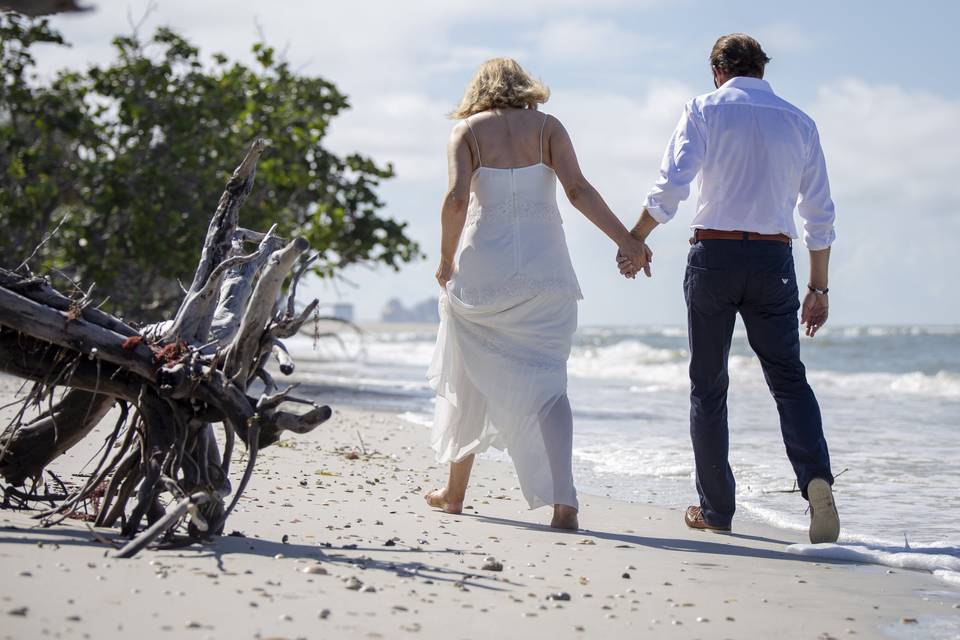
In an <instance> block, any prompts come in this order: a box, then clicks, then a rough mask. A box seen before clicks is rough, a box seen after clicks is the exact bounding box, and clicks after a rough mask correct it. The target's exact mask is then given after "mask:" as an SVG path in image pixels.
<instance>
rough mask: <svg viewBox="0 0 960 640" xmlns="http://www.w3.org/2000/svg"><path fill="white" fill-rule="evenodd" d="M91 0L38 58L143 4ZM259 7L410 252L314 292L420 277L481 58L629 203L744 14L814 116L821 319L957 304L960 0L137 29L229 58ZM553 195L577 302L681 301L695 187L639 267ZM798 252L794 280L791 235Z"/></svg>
mask: <svg viewBox="0 0 960 640" xmlns="http://www.w3.org/2000/svg"><path fill="white" fill-rule="evenodd" d="M88 2H90V3H92V4H94V5H95V6H96V7H97V12H96V13H94V14H84V15H80V16H61V17H57V18H55V19H54V24H55V25H56V26H57V27H58V28H60V29H61V30H62V31H63V32H64V33H65V34H66V36H67V39H68V41H70V42H72V43H73V45H74V46H73V48H72V49H71V50H68V51H58V50H55V49H46V50H44V51H42V52H41V54H40V56H39V58H40V62H41V65H42V69H43V70H44V72H45V73H49V72H51V71H52V70H54V69H56V68H60V67H63V66H83V65H86V64H88V63H90V62H94V61H104V60H106V59H108V58H109V57H110V46H109V41H110V39H111V37H112V36H113V35H115V34H117V33H121V32H125V31H129V20H128V13H129V14H132V15H133V16H134V17H135V18H137V17H139V16H140V15H142V14H143V12H144V9H145V7H146V3H145V2H120V1H117V0H88ZM257 23H259V25H260V28H262V30H263V32H264V33H265V34H266V36H267V39H268V41H270V42H271V43H272V44H275V45H276V46H278V48H281V49H283V48H285V50H286V56H287V57H288V59H289V60H290V61H291V63H292V64H293V65H294V66H295V67H297V68H299V69H300V70H301V72H303V73H309V74H317V75H321V76H324V77H326V78H327V79H329V80H332V81H334V82H335V83H337V84H338V85H339V86H340V88H341V89H342V90H344V91H345V92H346V93H347V94H348V95H350V96H351V100H352V102H353V104H354V109H353V110H352V111H351V112H349V113H348V114H347V115H345V116H344V117H342V118H341V119H339V121H337V122H336V123H335V125H334V127H333V128H332V132H331V136H330V139H329V144H330V146H331V147H332V148H334V149H335V150H337V151H343V152H346V151H354V150H356V151H361V152H363V153H367V154H369V155H372V156H374V157H375V158H377V159H379V160H383V161H387V160H390V161H393V162H394V165H395V167H396V170H397V174H398V175H397V177H396V178H395V179H393V180H391V181H390V182H389V183H387V184H385V185H384V187H383V190H382V195H383V198H384V200H385V201H386V202H387V205H388V206H387V209H386V212H387V213H388V214H390V215H393V216H395V217H398V218H401V219H404V220H407V221H409V222H410V230H411V233H412V234H413V235H414V236H415V237H416V238H417V239H418V240H419V241H420V242H421V243H422V245H423V248H424V250H425V252H426V253H427V254H428V256H429V257H428V259H427V260H426V261H423V262H420V263H418V264H415V265H410V266H408V267H406V268H405V269H403V271H402V272H401V273H399V274H393V273H391V272H389V271H386V270H375V271H370V270H369V269H366V268H354V269H350V270H349V271H348V272H347V273H346V274H345V275H346V276H347V278H349V280H351V281H352V282H355V283H357V284H358V285H359V286H358V288H356V289H353V288H351V287H350V286H347V285H345V284H341V285H338V286H336V287H333V286H330V285H329V284H325V283H314V284H313V285H311V287H309V292H310V293H311V294H314V295H317V296H319V297H321V298H322V299H324V300H326V301H331V302H332V301H337V300H344V301H350V302H354V303H355V304H356V306H357V311H358V314H359V316H360V317H362V318H376V317H378V316H379V311H380V308H381V307H382V305H383V304H384V302H385V301H386V300H387V299H388V298H389V297H392V296H395V295H396V296H399V297H401V298H403V299H404V300H405V301H407V302H410V303H412V302H417V301H419V300H421V299H423V298H425V297H428V296H431V295H435V294H436V285H435V283H434V282H433V279H432V274H433V271H434V268H435V258H436V253H437V252H436V247H437V245H438V242H439V203H440V200H441V198H442V196H443V192H444V188H445V186H446V184H445V180H446V174H445V158H444V153H445V145H446V138H447V135H448V132H449V128H450V126H451V124H452V123H451V122H450V121H448V120H446V119H445V115H444V114H445V113H447V112H448V111H449V110H450V109H451V108H452V107H453V105H454V104H455V103H456V102H457V100H458V99H459V97H460V95H461V93H462V91H463V87H464V85H465V84H466V82H467V81H468V80H469V78H470V76H471V75H472V73H473V71H474V70H475V68H476V66H477V65H478V64H479V63H480V62H481V61H483V60H484V59H486V58H489V57H492V56H495V55H510V56H514V57H516V58H517V59H518V60H519V61H520V62H521V63H522V64H523V65H524V66H526V67H527V68H528V69H529V70H530V71H531V72H532V73H534V74H535V75H537V76H539V77H541V78H542V79H543V80H544V81H545V82H546V83H547V84H548V85H549V86H550V88H551V89H552V91H553V96H552V98H551V100H550V102H549V103H547V105H546V106H545V110H546V111H548V112H550V113H552V114H554V115H556V116H557V117H559V118H560V119H561V120H563V121H564V123H565V124H566V126H567V128H568V130H570V132H571V135H572V137H573V140H574V143H575V145H576V146H577V150H578V153H579V155H580V160H581V164H582V166H583V168H584V172H585V173H586V175H587V176H588V177H589V178H590V179H591V180H592V181H593V182H594V184H595V185H596V186H597V187H598V188H599V189H600V191H601V192H602V193H603V194H604V197H605V198H606V199H607V201H608V202H609V203H610V204H611V206H612V208H613V209H614V211H615V212H616V213H617V214H618V215H619V216H620V217H621V218H622V219H623V220H624V221H625V222H626V223H627V224H630V223H631V222H632V221H633V220H634V219H635V218H636V216H637V214H638V213H639V208H640V204H641V202H642V199H643V196H644V194H645V193H646V191H647V189H648V188H649V186H650V185H651V184H652V182H653V181H654V179H655V178H656V172H657V167H658V165H659V160H660V156H661V154H662V151H663V147H664V145H665V144H666V142H667V140H668V138H669V136H670V133H671V132H672V129H673V127H674V125H675V124H676V120H677V117H678V116H679V113H680V109H681V107H682V105H683V103H684V102H685V101H686V100H688V99H689V98H691V97H692V96H694V95H696V94H698V93H703V92H706V91H708V90H710V89H711V88H712V84H711V77H710V74H709V70H708V67H707V63H706V57H707V54H708V52H709V49H710V47H711V45H712V44H713V41H714V40H715V39H716V37H717V36H719V35H722V34H724V33H729V32H733V31H745V32H747V33H750V34H752V35H754V36H755V37H757V38H758V39H759V40H760V41H761V43H762V44H763V46H764V48H765V49H766V50H767V53H768V54H769V55H770V56H771V57H772V58H773V62H772V63H771V64H770V65H769V67H768V69H767V79H768V80H769V81H770V82H771V84H772V85H773V87H774V89H775V90H776V91H777V92H778V93H779V94H780V95H781V96H783V97H784V98H786V99H787V100H790V101H791V102H793V103H795V104H796V105H798V106H799V107H801V108H803V109H804V110H806V111H807V112H808V113H810V114H811V115H812V116H813V117H814V119H815V120H816V121H817V122H818V125H819V126H820V130H821V139H822V142H823V146H824V150H825V153H826V155H827V166H828V169H829V171H830V175H831V183H832V186H833V191H834V198H835V201H836V205H837V213H838V219H839V221H838V236H839V238H838V241H837V244H836V245H835V248H834V253H833V259H832V269H831V289H832V292H833V293H832V295H831V298H832V300H831V304H832V322H835V323H838V324H892V323H954V324H955V323H960V296H958V295H957V294H956V291H955V289H956V287H955V280H956V279H957V277H958V275H960V268H958V267H957V262H958V260H957V258H956V250H955V248H954V247H955V245H956V244H957V242H958V238H960V87H958V85H957V81H956V77H957V63H958V59H960V55H958V54H957V46H956V44H955V43H956V33H955V27H956V25H957V24H960V3H957V2H952V1H948V0H944V1H940V2H914V3H901V2H896V3H894V2H865V1H859V2H852V1H847V2H844V1H841V0H834V1H833V2H822V1H807V2H803V3H781V2H761V1H747V0H741V1H735V2H722V3H719V2H700V1H695V0H687V1H683V0H679V1H678V0H639V1H638V0H634V1H624V0H595V1H594V2H589V3H588V2H583V1H581V0H577V1H573V0H549V1H548V0H526V1H524V0H512V1H507V0H488V1H487V2H482V3H467V2H456V1H453V0H448V1H441V0H425V1H422V2H417V3H413V2H409V3H404V2H390V1H387V0H374V1H371V2H353V3H347V2H336V3H331V2H309V1H292V0H290V1H286V0H273V1H272V2H250V1H247V2H242V3H239V2H226V1H225V0H205V1H204V2H195V1H194V2H187V1H183V0H159V2H157V3H156V10H155V11H153V12H152V14H151V15H150V16H149V17H148V18H147V20H146V22H145V26H144V29H145V30H147V31H150V30H152V29H153V28H154V27H155V26H158V25H160V24H167V25H171V26H173V27H175V28H177V29H179V30H180V31H181V32H183V33H184V34H185V35H187V36H188V37H189V38H190V39H191V40H192V41H193V42H194V43H196V44H197V45H199V46H200V48H201V50H202V51H203V52H205V53H207V54H209V53H213V52H215V51H222V52H225V53H227V54H228V55H230V56H233V57H237V58H241V59H248V58H249V54H248V51H249V46H250V44H251V43H252V42H253V41H254V40H255V39H256V38H257V27H256V24H257ZM950 78H954V80H953V81H950V80H949V79H950ZM274 143H275V144H282V141H274ZM561 200H562V198H561ZM214 206H215V203H209V205H206V209H207V210H211V211H212V209H213V207H214ZM561 209H562V211H563V213H564V217H565V219H566V231H567V237H568V242H569V244H570V248H571V254H572V257H573V261H574V265H575V267H576V268H577V271H578V274H579V276H580V280H581V284H582V285H583V289H584V294H585V296H586V299H585V300H584V302H583V303H582V306H581V313H580V316H581V323H582V324H625V323H654V324H680V323H683V321H684V318H685V313H684V308H683V299H682V293H681V287H680V285H681V280H682V274H683V265H684V255H685V252H686V247H687V245H686V237H687V236H688V230H687V229H686V224H687V223H688V222H689V220H690V218H691V217H692V213H693V202H692V201H689V202H687V203H685V204H684V205H683V206H682V207H681V211H680V214H679V215H678V218H677V219H676V220H675V221H673V222H671V223H670V224H669V225H667V226H665V227H663V228H662V229H660V230H658V231H657V232H656V234H655V235H654V236H653V238H652V242H651V245H652V247H653V250H654V252H655V258H654V278H653V279H652V280H643V281H641V280H637V281H624V280H621V279H619V278H618V276H617V273H616V270H615V268H614V263H613V253H614V248H613V246H612V245H611V244H610V242H609V241H608V240H607V239H606V238H605V237H603V236H602V235H601V234H600V233H599V232H598V231H596V230H595V229H593V228H592V227H591V226H590V225H589V224H588V223H587V222H586V221H585V220H583V218H582V217H581V216H580V214H579V213H577V212H576V211H575V210H574V209H572V208H571V207H569V206H568V205H566V204H565V203H563V202H562V203H561ZM796 254H797V267H798V271H799V273H800V275H799V278H800V279H801V281H803V279H804V278H806V257H805V255H804V254H805V252H804V251H803V250H802V249H799V248H798V250H797V251H796Z"/></svg>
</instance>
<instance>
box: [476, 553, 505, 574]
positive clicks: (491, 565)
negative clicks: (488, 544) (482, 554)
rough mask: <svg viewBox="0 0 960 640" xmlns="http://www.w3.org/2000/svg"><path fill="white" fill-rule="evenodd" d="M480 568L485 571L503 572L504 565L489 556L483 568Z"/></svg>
mask: <svg viewBox="0 0 960 640" xmlns="http://www.w3.org/2000/svg"><path fill="white" fill-rule="evenodd" d="M480 568H481V569H483V570H484V571H503V563H502V562H499V561H498V560H497V559H496V558H494V557H493V556H488V557H487V558H486V559H485V560H484V561H483V566H482V567H480Z"/></svg>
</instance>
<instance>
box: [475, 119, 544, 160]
mask: <svg viewBox="0 0 960 640" xmlns="http://www.w3.org/2000/svg"><path fill="white" fill-rule="evenodd" d="M464 122H466V123H467V129H469V130H470V135H471V136H473V144H474V145H476V147H477V165H479V166H481V167H482V166H483V160H482V159H481V158H480V140H479V139H477V134H476V133H474V132H473V127H471V126H470V117H469V116H468V117H467V118H466V119H464ZM542 135H543V134H541V136H542ZM540 155H543V149H541V150H540Z"/></svg>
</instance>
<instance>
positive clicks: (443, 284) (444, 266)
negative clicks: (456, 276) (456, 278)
mask: <svg viewBox="0 0 960 640" xmlns="http://www.w3.org/2000/svg"><path fill="white" fill-rule="evenodd" d="M435 277H436V279H437V282H438V283H440V288H441V289H446V288H447V282H449V280H450V278H452V277H453V262H451V261H450V260H442V259H441V260H440V266H439V267H437V274H436V276H435Z"/></svg>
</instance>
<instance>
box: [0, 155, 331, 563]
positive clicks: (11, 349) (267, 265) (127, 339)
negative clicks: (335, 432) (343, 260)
mask: <svg viewBox="0 0 960 640" xmlns="http://www.w3.org/2000/svg"><path fill="white" fill-rule="evenodd" d="M263 151H264V143H263V142H262V141H260V140H258V141H256V142H255V143H254V144H253V146H252V147H251V149H250V151H249V152H248V153H247V155H246V157H245V158H244V160H243V162H242V163H241V164H240V166H239V167H237V169H236V171H235V172H234V174H233V176H232V177H231V178H230V180H229V182H228V183H227V186H226V189H225V190H224V193H223V196H222V197H221V198H220V203H219V205H218V207H217V210H216V212H215V213H214V215H213V217H212V219H211V221H210V226H209V228H208V230H207V235H206V239H205V241H204V244H203V249H202V252H201V255H200V260H199V264H198V265H197V269H196V271H195V273H194V278H193V282H192V284H191V286H190V289H189V290H188V291H187V292H186V293H185V295H184V299H183V302H182V303H181V305H180V307H179V309H178V311H177V313H176V314H175V315H174V317H173V318H171V319H170V320H168V321H166V322H161V323H157V324H154V325H150V326H146V327H143V328H140V329H136V328H134V327H132V326H130V325H128V324H127V323H125V322H123V321H121V320H119V319H117V318H115V317H113V316H111V315H110V314H107V313H104V312H103V311H100V310H98V309H96V308H94V307H93V306H92V305H91V301H90V299H89V295H82V296H80V297H79V298H70V297H67V296H64V295H62V294H60V293H59V292H57V291H56V290H54V289H53V287H51V285H50V284H49V282H48V281H47V280H46V279H44V278H38V277H35V276H33V275H29V274H27V275H24V274H21V273H19V272H11V271H6V270H2V269H0V371H3V372H5V373H8V374H12V375H14V376H18V377H20V378H23V379H24V380H27V381H31V382H33V385H32V386H31V387H30V388H29V391H28V392H27V393H26V395H25V397H24V398H23V399H22V400H21V407H20V410H19V411H18V412H17V414H16V416H15V418H14V419H13V421H12V422H11V423H10V424H9V425H8V426H7V428H6V430H5V431H4V432H3V433H2V434H0V476H2V477H3V479H4V480H5V481H6V483H7V484H8V485H9V486H8V487H7V493H6V496H5V497H6V499H7V500H19V501H20V502H21V503H23V502H25V501H29V500H31V499H33V500H35V501H38V502H41V501H52V502H54V506H53V507H52V508H49V509H48V510H46V511H44V512H42V513H41V514H40V516H39V517H40V518H41V519H42V522H43V523H44V524H47V525H49V524H53V523H56V522H60V521H62V520H63V519H64V518H66V517H70V516H71V515H76V514H77V513H78V512H79V511H80V510H81V509H86V507H87V506H89V505H95V509H94V513H92V514H91V513H88V514H87V515H88V516H89V517H90V519H92V520H93V521H94V523H95V524H96V525H97V526H107V527H110V526H116V525H117V524H119V526H120V528H121V531H122V533H123V534H125V535H127V536H129V537H130V538H131V541H130V543H129V544H127V545H126V546H124V547H123V548H122V549H121V550H120V551H119V552H118V553H117V555H118V557H130V556H132V555H134V554H135V553H137V552H139V551H140V550H142V549H144V548H146V547H147V546H149V545H150V544H151V543H153V542H154V541H155V540H157V539H158V538H162V537H169V536H172V535H173V534H174V532H175V531H176V530H178V528H179V527H181V526H183V525H186V528H187V531H188V533H189V534H190V535H191V536H193V537H203V536H207V535H211V534H219V533H221V532H222V531H223V527H224V522H225V520H226V518H227V516H228V515H229V514H230V512H231V511H232V509H233V508H234V507H235V506H236V504H237V502H238V500H239V499H240V497H241V495H242V493H243V490H244V489H245V488H246V486H247V484H248V483H249V481H250V478H251V477H252V474H253V467H254V464H255V462H256V460H257V452H258V451H259V450H260V449H261V448H263V447H266V446H269V445H271V444H273V443H275V442H276V441H277V440H278V439H279V438H280V434H281V433H282V432H284V431H290V432H292V433H296V434H304V433H309V432H310V431H311V430H313V429H314V428H316V427H317V426H318V425H320V424H322V423H323V422H325V421H326V420H327V419H329V417H330V415H331V411H330V408H329V407H326V406H319V405H316V404H314V403H313V402H310V401H308V400H305V399H302V398H297V397H295V396H293V395H292V391H293V389H294V388H295V387H294V386H291V387H288V388H286V389H283V390H280V389H279V388H278V385H277V383H276V382H275V381H274V379H273V378H272V377H271V376H270V374H269V373H267V371H266V365H267V362H268V361H269V359H270V358H271V357H273V358H275V359H276V360H277V361H278V363H279V365H280V371H281V373H283V374H284V375H289V374H290V373H292V371H293V369H294V363H293V360H292V358H291V357H290V354H289V353H288V351H287V349H286V347H284V345H283V342H282V340H283V339H284V338H287V337H289V336H291V335H293V334H294V333H296V332H297V331H298V330H299V329H300V327H301V326H302V325H303V324H304V323H305V322H306V321H307V320H308V319H309V318H310V315H311V314H312V313H313V312H314V310H315V309H316V306H317V301H316V300H314V301H312V302H311V303H310V304H309V305H307V307H306V308H305V309H304V310H303V311H301V312H299V313H296V312H295V309H294V296H295V295H296V284H297V281H298V280H299V278H300V276H302V275H303V273H304V272H305V271H306V266H307V265H308V264H309V262H310V259H309V258H307V257H306V256H305V255H304V254H305V253H306V252H307V250H308V249H309V246H308V244H307V242H306V241H305V240H303V239H301V238H295V239H293V240H291V241H289V242H286V241H284V240H282V239H281V238H278V237H277V236H276V234H275V229H270V230H269V231H268V232H266V233H259V232H255V231H250V230H247V229H241V228H239V227H238V225H237V221H238V213H239V210H240V206H241V205H242V204H243V201H244V199H245V198H246V197H247V195H248V194H249V193H250V191H251V189H252V188H253V182H254V175H255V173H256V165H257V161H258V159H259V157H260V155H261V154H262V153H263ZM298 264H299V268H298ZM291 274H292V275H291ZM288 281H289V286H288V287H287V293H286V294H284V284H285V283H287V282H288ZM258 380H262V381H264V385H263V387H264V389H263V391H262V392H260V393H259V394H256V395H252V387H253V386H254V385H255V384H258V382H257V381H258ZM58 391H60V393H59V395H58ZM296 405H309V406H310V408H309V410H307V411H306V412H302V411H292V410H288V409H286V407H288V406H296ZM116 406H119V408H120V418H119V419H118V420H117V422H116V424H115V425H114V426H113V428H112V430H110V431H109V434H108V435H107V438H106V441H105V443H104V445H103V447H102V449H101V452H100V453H99V454H98V457H97V459H95V463H96V466H95V468H94V469H93V472H92V473H91V474H90V475H89V477H88V479H87V480H86V482H85V483H84V484H83V486H82V487H80V488H78V489H75V490H73V491H69V492H67V491H64V492H61V493H60V494H51V493H49V492H45V493H43V494H42V495H38V496H34V497H32V498H31V493H30V492H27V491H23V490H20V489H15V488H14V487H16V486H20V485H23V484H25V483H27V482H30V481H31V480H32V481H33V483H34V487H36V485H37V484H38V481H39V479H40V478H41V476H42V473H43V471H44V469H45V467H46V466H47V465H48V464H49V463H50V462H51V461H52V460H53V459H55V458H56V457H57V456H59V455H61V454H62V453H63V452H65V451H67V450H68V449H69V448H70V447H72V446H73V445H75V444H76V443H77V442H79V441H80V440H82V439H83V438H84V437H86V436H87V435H89V434H90V433H91V431H92V430H93V428H94V427H96V426H97V425H98V424H99V423H100V422H101V421H102V420H103V418H104V417H105V416H106V415H107V414H108V413H109V412H110V410H111V409H112V408H114V407H116ZM31 407H35V408H39V409H40V412H39V415H37V416H36V417H34V418H33V419H32V420H30V421H27V420H26V419H25V416H26V414H27V410H28V409H29V408H31ZM216 429H222V431H223V438H222V442H223V447H222V449H221V448H220V445H219V444H218V440H217V438H216V437H215V430H216ZM237 439H240V440H241V441H242V442H243V443H244V444H245V445H246V447H247V461H246V467H245V468H244V471H243V474H242V478H241V480H240V483H239V485H238V486H237V488H236V490H233V489H232V486H231V483H230V480H229V470H230V465H231V462H232V460H233V458H234V449H235V445H236V440H237ZM52 495H53V496H55V498H57V499H59V502H56V500H55V499H54V498H53V497H51V496H52ZM228 498H229V504H227V503H226V500H227V499H228ZM144 519H146V522H147V526H146V528H144V529H141V526H142V524H143V521H144Z"/></svg>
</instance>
